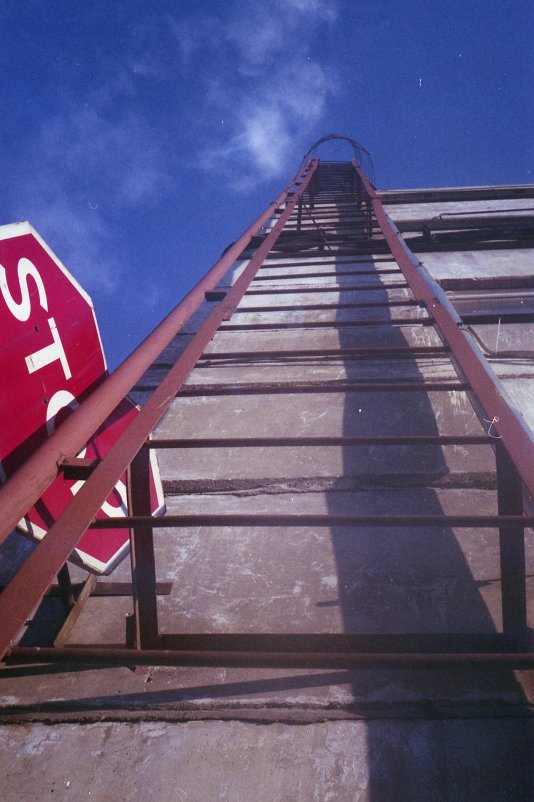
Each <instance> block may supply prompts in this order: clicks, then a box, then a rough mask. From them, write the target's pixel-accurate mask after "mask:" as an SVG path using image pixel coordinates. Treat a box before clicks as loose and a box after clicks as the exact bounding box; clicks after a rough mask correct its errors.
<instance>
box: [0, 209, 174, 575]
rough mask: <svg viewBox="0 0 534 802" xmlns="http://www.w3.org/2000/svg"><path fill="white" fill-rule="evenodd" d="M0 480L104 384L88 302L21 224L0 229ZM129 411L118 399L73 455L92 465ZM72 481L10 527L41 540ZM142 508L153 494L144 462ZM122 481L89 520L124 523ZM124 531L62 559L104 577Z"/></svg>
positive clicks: (91, 538)
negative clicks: (146, 491) (146, 486)
mask: <svg viewBox="0 0 534 802" xmlns="http://www.w3.org/2000/svg"><path fill="white" fill-rule="evenodd" d="M0 326H1V331H2V347H1V348H0V376H1V379H0V387H1V394H0V414H1V420H2V427H1V429H0V479H2V480H5V478H6V477H9V476H10V474H11V473H13V472H14V471H15V470H16V469H17V468H18V467H19V466H20V465H21V464H22V463H23V462H24V461H25V459H27V458H28V457H29V456H30V454H31V453H32V452H33V451H35V449H36V448H37V447H38V446H39V445H40V444H41V443H42V442H43V441H44V440H45V439H46V437H47V436H49V435H50V434H51V433H52V432H53V431H54V429H55V428H56V426H58V425H59V424H60V423H61V420H62V417H63V416H65V415H66V414H69V412H70V411H72V410H73V409H74V408H75V407H76V406H78V405H79V403H80V402H81V401H82V400H83V398H84V397H85V396H86V395H87V394H88V393H90V392H91V390H93V389H94V388H95V387H96V385H97V384H99V383H100V382H101V381H102V380H103V379H104V378H105V375H106V362H105V358H104V352H103V349H102V343H101V341H100V335H99V333H98V327H97V323H96V319H95V315H94V311H93V305H92V302H91V299H90V297H89V296H88V295H87V293H86V292H85V291H84V290H83V289H82V288H81V287H80V285H79V284H78V283H77V282H76V281H75V280H74V278H73V277H72V276H71V275H70V273H69V272H68V271H67V270H66V268H65V267H64V266H63V265H62V264H61V262H60V261H59V260H58V259H57V257H56V256H55V255H54V254H53V253H52V251H51V250H50V248H48V246H47V245H46V244H45V243H44V242H43V240H42V239H41V238H40V237H39V235H38V234H37V232H36V231H34V229H33V228H32V226H31V225H30V224H29V223H17V224H14V225H8V226H1V227H0ZM136 414H137V407H136V406H135V404H133V403H132V402H131V401H129V400H128V399H126V400H125V401H124V402H123V403H122V404H121V405H120V406H119V407H118V409H117V410H116V411H115V413H114V414H113V415H112V416H110V418H109V419H108V420H107V421H106V422H105V423H104V424H103V426H102V427H101V428H100V429H99V430H98V432H97V433H96V434H95V436H94V437H93V438H92V439H91V441H90V442H89V443H87V445H86V447H85V448H84V449H83V450H82V451H81V452H80V455H81V456H88V457H91V456H97V457H102V456H103V455H104V454H105V453H106V452H107V451H108V450H109V448H110V447H111V445H112V444H113V443H114V442H115V440H116V439H117V437H118V436H119V435H120V434H121V432H122V431H123V430H124V429H125V427H126V426H127V425H128V423H129V421H130V420H131V418H132V416H134V415H136ZM81 484H82V483H81V482H79V481H78V482H76V481H72V480H66V479H64V478H63V477H62V476H59V477H58V478H57V479H56V480H55V482H54V483H53V484H52V485H51V486H50V487H49V488H48V490H47V491H46V492H45V493H44V494H43V496H42V497H41V498H40V499H39V501H38V502H37V504H36V505H35V507H33V508H32V509H31V510H30V511H29V513H28V514H27V516H26V518H25V519H24V521H21V522H20V524H19V527H20V528H21V529H22V531H25V532H27V533H28V534H30V535H31V536H33V537H36V538H42V537H43V536H44V535H45V534H46V532H47V530H48V529H49V528H50V526H51V525H52V523H53V522H54V521H55V520H56V519H57V517H58V516H59V514H60V513H61V512H62V510H63V509H64V508H65V506H66V505H67V504H68V503H69V502H70V501H71V500H72V498H73V495H75V494H76V493H77V492H78V490H79V488H80V486H81ZM151 484H152V488H151V490H152V502H153V503H152V507H153V511H154V513H155V514H157V513H159V512H161V511H162V509H163V494H162V490H161V483H160V481H159V476H158V473H157V466H156V465H155V462H154V461H153V463H152V478H151ZM126 512H127V510H126V492H125V477H122V479H121V480H120V481H119V482H118V483H117V485H116V486H115V488H114V490H113V492H112V493H111V494H110V496H109V497H108V498H107V499H106V502H105V504H104V505H103V507H102V509H101V510H100V512H99V517H115V516H118V515H124V514H126ZM128 540H129V538H128V532H127V531H124V530H113V529H109V530H98V531H91V530H89V531H88V532H86V534H85V535H84V536H83V538H82V539H81V541H80V542H79V544H78V547H77V549H76V551H75V553H74V554H73V555H72V558H71V559H74V560H75V561H76V562H79V563H81V564H82V565H83V566H84V567H85V568H87V569H89V570H91V571H94V572H96V573H109V572H110V571H111V570H112V569H113V568H114V567H115V565H116V564H117V563H118V562H119V561H120V560H121V559H122V557H124V556H125V554H126V553H127V552H128Z"/></svg>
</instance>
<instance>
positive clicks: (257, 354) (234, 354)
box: [201, 345, 449, 361]
mask: <svg viewBox="0 0 534 802" xmlns="http://www.w3.org/2000/svg"><path fill="white" fill-rule="evenodd" d="M448 352H449V349H448V348H447V347H446V346H443V345H419V346H416V345H414V346H402V345H399V346H391V347H389V348H387V347H381V346H368V347H362V348H308V349H302V350H294V349H289V348H288V349H286V350H283V351H222V352H214V353H211V352H209V353H206V352H204V353H203V354H202V357H201V359H202V360H203V361H216V360H217V361H218V360H222V359H247V360H257V359H284V358H286V357H302V358H305V357H315V356H319V357H327V356H337V357H345V356H347V357H349V356H359V357H370V358H374V357H376V356H387V357H396V356H400V357H411V356H416V355H418V354H446V353H448Z"/></svg>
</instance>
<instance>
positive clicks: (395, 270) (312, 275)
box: [253, 267, 400, 284]
mask: <svg viewBox="0 0 534 802" xmlns="http://www.w3.org/2000/svg"><path fill="white" fill-rule="evenodd" d="M399 274H400V270H399V269H398V268H387V267H386V268H384V269H382V270H380V269H379V270H338V271H334V272H331V271H330V272H328V273H325V272H322V273H289V275H280V276H262V275H258V276H256V278H255V279H253V282H255V283H256V284H257V283H258V282H262V283H263V282H264V281H281V282H284V281H291V280H292V279H295V278H341V277H342V276H390V275H397V276H398V275H399Z"/></svg>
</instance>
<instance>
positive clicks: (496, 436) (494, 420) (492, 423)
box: [484, 415, 502, 440]
mask: <svg viewBox="0 0 534 802" xmlns="http://www.w3.org/2000/svg"><path fill="white" fill-rule="evenodd" d="M484 420H485V421H486V423H489V428H488V431H487V435H488V437H493V439H494V440H502V436H501V435H500V434H497V429H496V427H495V424H496V423H499V418H498V416H497V415H494V417H493V418H492V420H488V419H487V418H484ZM492 429H493V430H494V431H495V434H492V433H491V430H492Z"/></svg>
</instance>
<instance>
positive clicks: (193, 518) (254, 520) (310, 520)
mask: <svg viewBox="0 0 534 802" xmlns="http://www.w3.org/2000/svg"><path fill="white" fill-rule="evenodd" d="M510 524H515V525H517V526H521V527H528V528H531V527H532V526H534V516H526V515H523V516H522V515H332V514H326V513H325V514H324V515H323V514H322V515H306V514H302V515H301V514H298V513H297V514H294V515H291V514H287V515H286V514H281V515H265V514H262V513H257V514H245V513H239V514H231V515H230V514H229V515H223V514H221V515H164V516H163V517H161V518H152V517H151V516H149V515H145V516H135V517H133V516H128V517H124V518H110V519H108V518H105V519H102V518H100V519H98V520H96V521H94V522H93V523H92V524H91V527H90V528H91V529H110V528H114V529H129V528H130V527H131V526H139V527H151V526H152V527H156V528H158V529H169V528H174V527H179V528H190V527H196V526H207V527H211V526H217V527H223V526H231V527H243V526H250V527H271V526H319V527H322V526H329V527H330V526H332V527H360V526H369V527H374V526H376V527H390V526H392V527H410V528H416V527H429V528H434V527H437V528H443V527H448V528H456V527H457V528H462V529H479V528H481V529H482V528H485V527H488V528H494V527H500V526H509V525H510Z"/></svg>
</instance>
